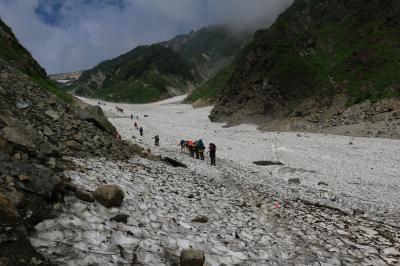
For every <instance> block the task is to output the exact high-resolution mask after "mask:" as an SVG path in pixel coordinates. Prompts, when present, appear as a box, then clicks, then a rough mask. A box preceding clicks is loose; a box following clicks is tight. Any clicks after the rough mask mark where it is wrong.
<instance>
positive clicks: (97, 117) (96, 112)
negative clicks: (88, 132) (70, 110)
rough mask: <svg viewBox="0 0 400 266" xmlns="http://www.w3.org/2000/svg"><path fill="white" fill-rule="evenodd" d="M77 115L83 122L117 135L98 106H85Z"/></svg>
mask: <svg viewBox="0 0 400 266" xmlns="http://www.w3.org/2000/svg"><path fill="white" fill-rule="evenodd" d="M79 115H80V117H81V118H82V119H83V120H86V121H89V122H92V123H94V125H95V126H97V127H98V128H100V129H102V130H104V131H106V132H108V133H110V134H113V135H115V133H117V130H116V129H115V127H114V126H113V125H112V124H111V123H110V121H108V120H107V118H106V117H105V116H104V113H103V110H102V109H101V107H100V106H87V107H86V108H85V109H83V110H82V111H81V112H80V114H79Z"/></svg>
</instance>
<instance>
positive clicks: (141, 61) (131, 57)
mask: <svg viewBox="0 0 400 266" xmlns="http://www.w3.org/2000/svg"><path fill="white" fill-rule="evenodd" d="M191 70H192V69H191V67H190V65H189V64H188V63H187V62H186V61H185V60H183V59H182V58H181V57H180V56H179V55H178V54H177V53H176V52H175V51H173V50H172V49H169V48H166V47H163V46H161V45H151V46H140V47H137V48H135V49H134V50H132V51H131V52H129V53H127V54H124V55H122V56H120V57H117V58H116V59H113V60H107V61H105V62H103V63H101V64H99V65H98V66H97V67H95V68H94V69H92V70H89V71H85V72H84V73H83V74H82V76H81V78H80V79H79V83H81V84H82V83H83V84H85V83H86V84H87V83H89V84H88V85H86V84H85V86H79V85H78V89H77V91H76V93H77V94H79V95H83V96H89V97H98V98H101V99H105V100H110V101H117V102H121V101H124V102H134V103H144V102H149V101H154V100H158V99H160V98H162V97H163V96H164V95H166V94H167V93H168V87H173V88H175V89H178V90H182V91H183V90H184V89H185V87H186V86H187V83H188V82H195V79H194V77H193V74H192V72H191ZM96 73H101V75H103V76H104V80H103V81H102V84H101V86H99V87H97V88H96V84H91V83H93V81H91V79H93V76H94V75H96ZM87 87H89V88H90V87H93V90H88V89H87Z"/></svg>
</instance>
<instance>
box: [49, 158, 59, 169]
mask: <svg viewBox="0 0 400 266" xmlns="http://www.w3.org/2000/svg"><path fill="white" fill-rule="evenodd" d="M47 165H48V166H49V167H50V168H51V169H54V168H56V166H57V161H56V159H55V158H54V157H50V158H49V160H48V161H47Z"/></svg>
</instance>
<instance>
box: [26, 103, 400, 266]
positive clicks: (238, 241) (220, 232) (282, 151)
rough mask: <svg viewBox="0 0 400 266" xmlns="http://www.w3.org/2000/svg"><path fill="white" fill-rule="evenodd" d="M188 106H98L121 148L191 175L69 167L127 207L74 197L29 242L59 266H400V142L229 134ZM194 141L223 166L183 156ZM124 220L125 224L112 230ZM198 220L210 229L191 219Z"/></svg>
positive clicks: (151, 164)
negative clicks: (188, 255) (196, 253)
mask: <svg viewBox="0 0 400 266" xmlns="http://www.w3.org/2000/svg"><path fill="white" fill-rule="evenodd" d="M182 99H183V98H182V97H180V98H179V97H178V98H174V99H171V100H168V101H164V102H160V103H155V104H148V105H129V104H118V106H119V107H120V108H123V109H124V113H119V112H116V111H115V106H116V105H115V104H112V103H106V105H105V106H102V107H103V109H104V110H105V111H106V112H107V114H108V115H109V117H110V121H111V122H112V123H113V124H114V125H115V126H116V128H117V129H118V131H119V132H120V133H121V135H122V137H123V138H124V139H127V140H131V141H133V142H136V143H139V144H141V145H142V146H144V147H146V148H150V149H151V151H152V154H153V155H156V156H161V157H170V158H174V159H177V160H179V161H180V162H182V163H184V164H186V165H187V166H188V168H174V167H172V166H170V165H168V164H165V163H163V162H161V161H160V160H148V159H144V158H141V157H134V158H133V159H131V161H129V162H116V161H107V160H105V159H99V158H93V159H88V160H77V159H71V160H73V161H74V162H75V164H76V165H77V169H76V170H71V171H69V172H66V175H67V176H69V177H71V179H72V180H73V181H74V183H75V184H76V185H78V186H80V187H82V188H83V189H86V190H89V191H94V190H95V189H96V188H97V187H98V186H100V185H102V184H116V185H118V186H120V187H121V188H122V189H123V190H124V192H125V199H124V201H123V204H122V206H121V207H120V208H111V209H107V208H105V207H103V206H101V205H100V204H98V203H87V202H83V201H80V200H78V199H77V198H75V197H73V196H68V197H67V198H66V204H65V205H64V206H63V207H62V210H61V215H60V216H59V217H57V218H56V219H54V220H47V221H44V222H42V223H41V224H39V225H37V226H36V229H37V233H36V234H35V235H34V236H33V237H32V238H31V242H32V243H33V245H34V246H36V247H37V248H38V249H39V250H40V251H41V252H42V253H43V254H44V255H46V256H47V257H49V258H51V259H52V260H53V261H54V263H55V264H58V265H179V255H180V252H181V250H182V249H186V248H194V249H197V250H201V251H203V252H204V253H205V255H206V264H207V265H215V266H217V265H399V263H400V251H399V250H400V244H399V242H400V240H399V237H400V236H399V232H400V217H399V216H400V215H399V210H400V207H399V206H400V163H399V161H400V141H398V140H385V139H367V138H351V137H341V136H331V135H319V134H306V133H276V132H275V133H264V132H260V131H257V129H256V127H255V126H252V125H241V126H237V127H231V128H226V127H224V125H223V124H214V123H211V122H210V121H209V120H208V117H207V116H208V114H209V112H210V108H203V109H196V110H194V109H192V107H191V106H189V105H184V104H180V101H181V100H182ZM85 101H87V102H89V103H91V104H97V102H98V101H94V100H85ZM131 114H133V115H134V116H135V119H134V120H131V117H130V115H131ZM136 116H139V119H138V120H136ZM145 116H147V117H145ZM134 122H137V123H138V124H139V126H142V127H143V128H144V136H143V137H140V136H139V134H138V132H137V130H136V129H135V128H134ZM155 135H160V143H161V147H160V148H155V147H153V140H152V137H154V136H155ZM199 138H201V139H203V140H204V142H205V143H206V144H208V143H209V142H213V143H215V144H216V145H217V166H216V167H212V166H210V165H209V160H208V158H206V161H205V162H203V161H199V160H196V159H193V158H190V157H189V156H188V155H187V154H186V153H181V151H180V148H179V147H178V143H179V141H180V140H181V139H195V140H196V139H199ZM254 161H272V162H281V163H283V165H272V166H271V165H270V166H257V165H254V164H253V162H254ZM292 179H293V180H292ZM296 179H297V180H296ZM289 180H290V182H289ZM121 213H123V214H127V215H129V218H128V222H127V223H126V224H124V223H117V222H115V221H110V218H112V217H114V216H115V215H117V214H121ZM199 216H205V217H207V218H208V221H207V222H206V223H199V222H195V221H193V220H194V219H195V218H196V217H199ZM203 222H204V221H203Z"/></svg>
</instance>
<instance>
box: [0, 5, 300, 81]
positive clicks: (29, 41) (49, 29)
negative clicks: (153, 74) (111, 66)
mask: <svg viewBox="0 0 400 266" xmlns="http://www.w3.org/2000/svg"><path fill="white" fill-rule="evenodd" d="M292 1H293V0H0V16H1V17H2V19H3V20H4V21H5V22H6V23H7V24H8V25H9V26H10V27H11V28H12V29H13V31H14V33H15V34H16V35H17V37H18V39H19V40H20V42H21V43H22V44H23V45H24V46H25V47H26V48H28V50H29V51H30V52H31V53H32V54H33V56H34V57H35V58H36V60H38V61H39V63H40V64H41V65H42V66H43V67H45V68H46V70H47V72H48V73H61V72H70V71H74V70H80V69H87V68H91V67H93V66H95V65H96V64H98V63H99V62H101V61H103V60H104V59H110V58H113V57H116V56H118V55H120V54H122V53H124V52H127V51H129V50H131V49H132V48H134V47H135V46H137V45H141V44H149V43H155V42H160V41H164V40H169V39H171V38H172V37H174V36H175V35H177V34H181V33H187V32H189V31H191V30H196V29H198V28H200V27H202V26H207V25H213V24H230V25H232V26H235V27H239V28H251V27H253V28H254V27H255V28H258V27H265V25H266V23H267V22H268V21H273V20H274V19H275V18H276V16H277V15H278V14H279V13H280V12H282V11H283V10H284V9H285V8H286V7H287V6H288V5H289V4H290V3H291V2H292Z"/></svg>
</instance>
